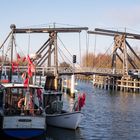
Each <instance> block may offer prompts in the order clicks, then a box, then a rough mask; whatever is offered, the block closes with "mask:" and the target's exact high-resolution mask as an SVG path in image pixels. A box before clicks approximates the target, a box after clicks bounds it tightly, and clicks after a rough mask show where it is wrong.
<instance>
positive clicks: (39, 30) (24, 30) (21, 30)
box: [14, 27, 88, 33]
mask: <svg viewBox="0 0 140 140" xmlns="http://www.w3.org/2000/svg"><path fill="white" fill-rule="evenodd" d="M82 30H88V27H73V28H15V29H14V33H51V32H57V33H58V32H59V33H67V32H69V33H70V32H81V31H82Z"/></svg>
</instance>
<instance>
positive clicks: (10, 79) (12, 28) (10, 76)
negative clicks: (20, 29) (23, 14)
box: [9, 24, 16, 82]
mask: <svg viewBox="0 0 140 140" xmlns="http://www.w3.org/2000/svg"><path fill="white" fill-rule="evenodd" d="M10 28H11V30H12V33H11V68H10V74H9V82H12V62H13V43H14V30H15V29H16V25H15V24H11V26H10Z"/></svg>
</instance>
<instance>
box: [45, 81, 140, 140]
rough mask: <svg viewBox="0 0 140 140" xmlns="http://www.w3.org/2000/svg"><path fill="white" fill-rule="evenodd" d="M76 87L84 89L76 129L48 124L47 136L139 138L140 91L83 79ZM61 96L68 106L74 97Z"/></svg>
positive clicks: (62, 138)
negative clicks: (101, 87) (101, 85)
mask: <svg viewBox="0 0 140 140" xmlns="http://www.w3.org/2000/svg"><path fill="white" fill-rule="evenodd" d="M77 89H78V90H79V91H80V92H86V105H85V106H84V108H83V109H82V112H83V113H84V117H83V120H82V122H81V124H80V127H79V128H78V129H77V130H76V131H72V130H65V129H60V128H53V127H49V128H48V131H47V139H51V140H78V139H81V140H140V94H135V93H121V92H115V91H114V92H110V91H106V90H99V89H95V88H93V86H92V84H91V83H84V82H79V83H78V86H77ZM63 98H64V100H65V104H66V106H65V107H66V108H68V105H70V104H71V103H73V100H72V99H70V98H68V97H67V96H66V95H65V96H64V97H63ZM70 108H71V107H70ZM70 108H69V109H70Z"/></svg>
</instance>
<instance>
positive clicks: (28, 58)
mask: <svg viewBox="0 0 140 140" xmlns="http://www.w3.org/2000/svg"><path fill="white" fill-rule="evenodd" d="M27 60H28V63H29V64H30V65H31V64H33V63H32V61H31V59H30V57H29V55H28V56H27Z"/></svg>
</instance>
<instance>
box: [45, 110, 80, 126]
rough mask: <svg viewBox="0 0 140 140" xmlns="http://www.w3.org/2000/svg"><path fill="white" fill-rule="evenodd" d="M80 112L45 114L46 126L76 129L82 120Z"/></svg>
mask: <svg viewBox="0 0 140 140" xmlns="http://www.w3.org/2000/svg"><path fill="white" fill-rule="evenodd" d="M82 116H83V114H82V113H81V112H80V111H76V112H67V113H62V114H46V123H47V125H52V126H56V127H61V128H67V129H76V128H77V127H78V125H79V123H80V121H81V119H82Z"/></svg>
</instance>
